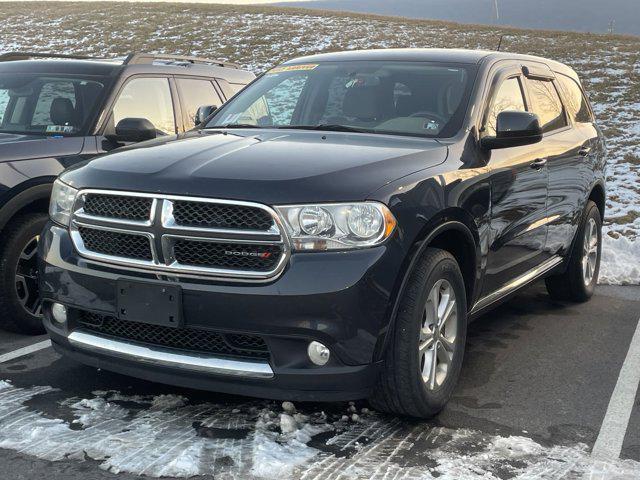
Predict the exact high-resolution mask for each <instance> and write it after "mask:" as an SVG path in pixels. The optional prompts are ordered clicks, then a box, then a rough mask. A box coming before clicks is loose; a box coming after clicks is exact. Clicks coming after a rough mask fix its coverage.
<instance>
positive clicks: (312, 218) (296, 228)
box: [276, 202, 396, 251]
mask: <svg viewBox="0 0 640 480" xmlns="http://www.w3.org/2000/svg"><path fill="white" fill-rule="evenodd" d="M276 210H277V211H278V213H279V214H280V216H281V217H282V220H283V223H284V225H285V226H286V228H287V230H288V233H289V237H290V238H291V241H292V244H293V248H294V249H295V250H307V251H309V250H344V249H350V248H363V247H373V246H376V245H380V244H381V243H382V242H384V241H385V240H386V239H387V238H389V236H390V235H391V234H392V233H393V230H394V229H395V227H396V220H395V218H394V217H393V214H392V213H391V212H390V211H389V209H388V208H387V206H386V205H384V204H382V203H379V202H358V203H326V204H313V205H287V206H280V207H276Z"/></svg>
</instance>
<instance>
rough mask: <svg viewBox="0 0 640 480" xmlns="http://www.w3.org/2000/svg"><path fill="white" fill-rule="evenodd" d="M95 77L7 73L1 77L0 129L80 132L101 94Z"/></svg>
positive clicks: (20, 131) (63, 132) (9, 130)
mask: <svg viewBox="0 0 640 480" xmlns="http://www.w3.org/2000/svg"><path fill="white" fill-rule="evenodd" d="M103 89H104V84H103V83H102V82H100V81H96V80H95V79H88V78H87V79H84V78H77V77H51V76H45V75H37V74H9V75H6V74H5V75H2V76H1V77H0V133H18V134H31V135H38V134H40V135H65V136H68V135H71V136H73V135H81V134H83V133H84V131H85V130H86V128H87V126H88V125H87V124H88V123H89V120H90V118H91V116H92V115H93V113H94V112H95V109H96V106H97V103H98V102H99V99H101V97H102V93H103Z"/></svg>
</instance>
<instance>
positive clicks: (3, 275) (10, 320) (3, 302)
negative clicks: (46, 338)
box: [0, 213, 47, 335]
mask: <svg viewBox="0 0 640 480" xmlns="http://www.w3.org/2000/svg"><path fill="white" fill-rule="evenodd" d="M46 222H47V215H46V214H44V213H29V214H25V215H22V216H20V217H18V218H16V219H15V220H13V221H12V222H11V223H10V224H9V225H8V226H7V227H6V229H5V231H4V232H3V237H4V241H3V243H2V245H1V246H0V325H2V326H3V327H4V328H8V329H10V330H13V331H15V332H19V333H26V334H29V335H39V334H42V333H44V327H43V326H42V318H41V316H40V314H41V307H42V304H41V303H40V299H39V291H38V285H37V241H38V239H39V237H40V233H41V232H42V230H43V228H44V225H45V223H46ZM18 269H19V271H20V273H22V274H23V275H21V276H20V277H18V275H17V272H18Z"/></svg>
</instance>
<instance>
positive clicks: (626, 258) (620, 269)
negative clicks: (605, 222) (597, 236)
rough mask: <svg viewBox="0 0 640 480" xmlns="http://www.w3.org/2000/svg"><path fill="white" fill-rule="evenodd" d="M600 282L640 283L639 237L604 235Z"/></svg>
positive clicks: (615, 283)
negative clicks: (635, 238) (632, 238)
mask: <svg viewBox="0 0 640 480" xmlns="http://www.w3.org/2000/svg"><path fill="white" fill-rule="evenodd" d="M600 283H603V284H609V285H638V284H640V239H637V240H635V241H631V240H629V239H628V238H627V237H623V236H618V237H617V238H614V237H611V236H610V235H604V237H603V245H602V261H601V264H600Z"/></svg>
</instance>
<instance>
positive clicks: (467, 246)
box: [374, 208, 481, 360]
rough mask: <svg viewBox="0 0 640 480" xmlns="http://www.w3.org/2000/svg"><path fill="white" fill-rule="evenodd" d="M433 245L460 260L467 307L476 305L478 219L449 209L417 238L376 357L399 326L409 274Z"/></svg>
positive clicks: (433, 220)
mask: <svg viewBox="0 0 640 480" xmlns="http://www.w3.org/2000/svg"><path fill="white" fill-rule="evenodd" d="M429 247H435V248H440V249H442V250H445V251H447V252H449V253H450V254H451V255H453V257H454V258H455V259H456V260H457V261H458V264H459V265H460V270H461V272H462V277H463V279H464V283H465V291H466V296H467V309H470V307H471V305H472V304H473V299H474V295H475V292H476V291H477V288H478V284H479V282H478V279H479V268H480V267H479V265H480V258H481V253H480V240H479V234H478V229H477V227H476V225H475V222H474V221H473V219H472V218H471V215H469V214H468V213H467V212H465V211H464V210H462V209H458V208H451V209H446V210H443V211H442V212H440V214H438V215H437V216H436V217H434V218H432V219H431V220H430V221H429V222H427V224H426V225H425V226H424V227H423V228H422V229H421V231H420V232H419V234H418V235H417V236H416V238H415V239H414V241H413V244H412V246H411V249H410V251H409V254H408V255H407V260H406V262H405V266H404V267H403V273H402V275H401V277H400V278H401V280H400V281H399V286H398V287H397V288H396V289H395V291H396V293H395V295H394V296H393V306H392V309H391V313H390V315H389V319H390V320H389V323H388V325H387V328H386V330H385V332H383V334H382V335H381V336H380V338H379V340H378V344H377V346H376V351H375V355H374V358H375V359H376V360H379V359H381V358H382V357H383V353H384V351H385V350H386V348H387V346H388V344H389V342H390V339H391V337H392V335H391V334H392V332H393V330H394V327H395V323H396V318H397V315H398V310H399V308H400V302H401V299H402V296H403V294H404V291H405V289H406V286H407V283H408V280H409V277H410V275H411V272H412V271H413V268H414V267H415V264H416V262H417V261H418V260H419V258H420V256H421V254H422V253H423V252H424V251H425V249H427V248H429Z"/></svg>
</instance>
